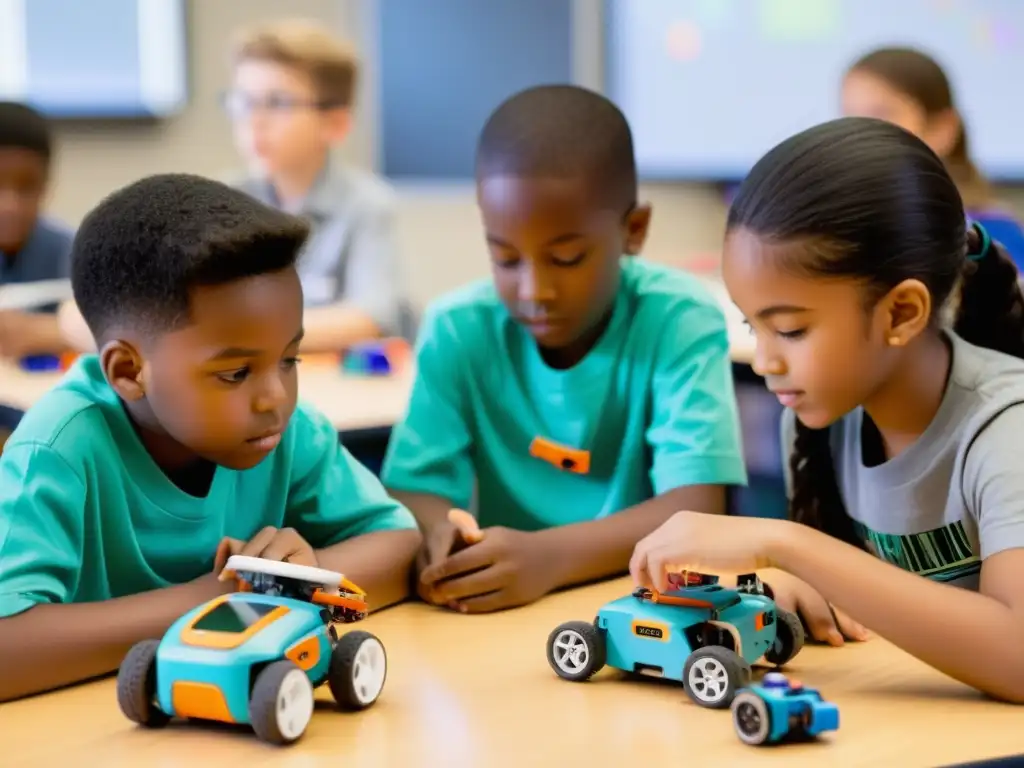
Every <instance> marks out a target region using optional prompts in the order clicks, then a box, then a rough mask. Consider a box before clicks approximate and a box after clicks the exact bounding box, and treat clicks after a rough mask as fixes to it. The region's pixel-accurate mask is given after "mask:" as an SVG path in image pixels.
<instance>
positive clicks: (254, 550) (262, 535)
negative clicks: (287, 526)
mask: <svg viewBox="0 0 1024 768" xmlns="http://www.w3.org/2000/svg"><path fill="white" fill-rule="evenodd" d="M275 536H277V528H274V527H272V526H269V525H268V526H267V527H266V528H264V529H263V530H261V531H260V532H259V533H257V534H256V535H255V536H253V537H252V538H251V539H249V541H248V542H246V544H245V546H244V547H242V551H241V552H240V553H239V554H242V555H246V556H247V557H261V556H262V554H263V550H265V549H266V548H267V547H268V546H269V545H270V542H272V541H273V540H274V537H275Z"/></svg>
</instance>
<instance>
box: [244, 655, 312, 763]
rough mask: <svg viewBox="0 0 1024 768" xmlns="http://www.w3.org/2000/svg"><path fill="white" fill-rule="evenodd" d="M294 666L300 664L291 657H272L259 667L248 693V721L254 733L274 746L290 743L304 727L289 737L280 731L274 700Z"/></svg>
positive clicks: (275, 701)
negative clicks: (291, 659)
mask: <svg viewBox="0 0 1024 768" xmlns="http://www.w3.org/2000/svg"><path fill="white" fill-rule="evenodd" d="M295 670H300V671H301V669H300V667H299V666H298V665H297V664H295V663H294V662H292V661H288V660H283V661H275V662H273V663H271V664H268V665H267V666H265V667H264V668H263V669H261V670H260V673H259V674H258V675H257V676H256V682H255V683H254V684H253V687H252V694H251V695H250V696H249V722H250V723H251V725H252V729H253V731H255V732H256V736H257V737H258V738H259V739H260V740H261V741H265V742H266V743H267V744H274V745H277V746H284V745H287V744H293V743H295V742H296V741H298V740H299V739H300V738H301V737H302V736H303V734H304V733H305V728H303V731H302V733H299V734H298V735H296V736H294V737H288V736H286V735H285V734H283V733H282V732H281V726H280V724H279V722H278V719H277V700H278V694H279V692H280V690H281V685H282V683H284V679H285V677H286V676H287V675H288V674H289V673H291V672H294V671H295ZM302 674H303V675H305V674H306V673H305V672H303V673H302ZM309 695H310V696H311V697H312V695H313V690H312V684H310V694H309ZM307 726H308V723H307Z"/></svg>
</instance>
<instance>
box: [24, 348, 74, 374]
mask: <svg viewBox="0 0 1024 768" xmlns="http://www.w3.org/2000/svg"><path fill="white" fill-rule="evenodd" d="M77 357H78V355H76V354H74V353H71V354H66V355H60V356H58V355H28V356H26V357H23V358H21V360H19V361H18V365H19V366H20V367H21V369H22V370H24V371H31V372H32V373H47V372H51V371H66V370H67V369H68V368H70V367H71V366H72V365H73V364H74V362H75V359H76V358H77Z"/></svg>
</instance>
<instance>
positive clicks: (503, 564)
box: [420, 527, 557, 613]
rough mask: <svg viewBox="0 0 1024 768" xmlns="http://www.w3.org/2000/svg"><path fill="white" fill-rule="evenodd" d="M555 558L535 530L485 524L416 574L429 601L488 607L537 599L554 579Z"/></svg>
mask: <svg viewBox="0 0 1024 768" xmlns="http://www.w3.org/2000/svg"><path fill="white" fill-rule="evenodd" d="M555 562H556V559H555V558H554V557H552V556H551V553H549V552H548V551H547V549H546V548H545V547H544V546H543V539H542V538H541V537H538V536H537V535H536V534H535V533H528V532H524V531H515V530H512V529H510V528H502V527H495V528H487V529H486V530H485V531H483V537H482V539H481V540H480V541H479V542H477V543H476V544H472V545H471V546H468V547H466V548H465V549H463V550H462V551H460V552H456V553H455V554H453V555H451V556H450V557H447V558H446V559H444V560H443V561H442V562H440V563H434V564H431V565H428V566H427V567H426V568H424V569H423V572H422V573H421V574H420V582H421V584H422V585H423V586H424V587H425V588H426V589H427V590H429V593H430V594H431V596H432V600H431V602H435V603H438V604H444V605H450V606H451V607H452V608H454V609H455V610H458V611H461V612H462V613H487V612H490V611H498V610H501V609H503V608H512V607H515V606H519V605H525V604H526V603H531V602H533V601H534V600H537V599H539V598H541V597H543V596H544V595H546V594H547V593H548V592H550V591H551V590H552V589H554V588H555V587H556V586H557V584H556V578H555V575H554V563H555Z"/></svg>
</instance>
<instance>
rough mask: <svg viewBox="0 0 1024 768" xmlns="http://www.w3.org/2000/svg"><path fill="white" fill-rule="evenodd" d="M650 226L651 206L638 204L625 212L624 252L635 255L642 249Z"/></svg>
mask: <svg viewBox="0 0 1024 768" xmlns="http://www.w3.org/2000/svg"><path fill="white" fill-rule="evenodd" d="M650 226H651V206H649V205H646V204H644V205H638V206H636V207H634V208H633V210H631V211H630V212H629V213H628V214H626V253H627V254H629V255H630V256H636V255H637V254H638V253H640V251H642V250H643V249H644V242H646V240H647V230H648V229H649V228H650Z"/></svg>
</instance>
